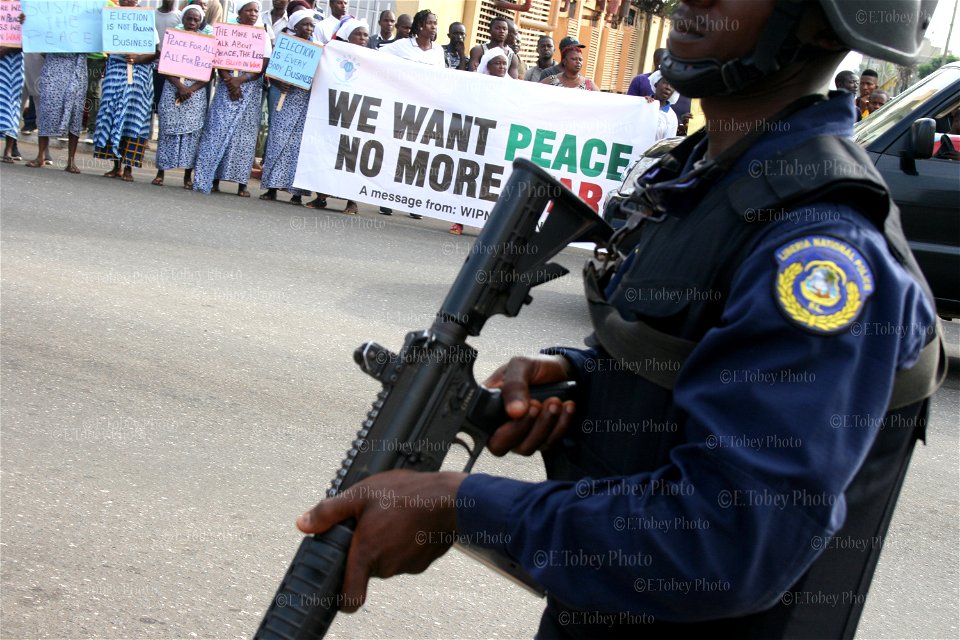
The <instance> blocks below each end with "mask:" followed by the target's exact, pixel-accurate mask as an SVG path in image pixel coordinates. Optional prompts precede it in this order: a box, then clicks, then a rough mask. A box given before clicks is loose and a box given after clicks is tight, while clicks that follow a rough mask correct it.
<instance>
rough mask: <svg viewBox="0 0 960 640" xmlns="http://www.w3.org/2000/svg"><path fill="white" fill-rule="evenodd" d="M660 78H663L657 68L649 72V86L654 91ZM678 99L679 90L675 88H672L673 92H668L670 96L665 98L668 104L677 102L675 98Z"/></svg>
mask: <svg viewBox="0 0 960 640" xmlns="http://www.w3.org/2000/svg"><path fill="white" fill-rule="evenodd" d="M662 79H663V74H662V73H660V70H659V69H657V70H656V71H654V72H653V73H651V74H650V77H649V80H650V88H651V89H653V90H654V91H656V89H657V83H658V82H660V81H661V80H662ZM679 99H680V92H679V91H677V90H676V89H674V90H673V93H671V94H670V98H669V99H668V100H667V103H668V104H677V100H679Z"/></svg>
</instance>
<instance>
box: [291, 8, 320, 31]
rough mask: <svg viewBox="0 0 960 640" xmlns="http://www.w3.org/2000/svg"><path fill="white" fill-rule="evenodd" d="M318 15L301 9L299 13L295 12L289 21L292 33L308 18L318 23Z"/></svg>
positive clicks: (309, 10)
mask: <svg viewBox="0 0 960 640" xmlns="http://www.w3.org/2000/svg"><path fill="white" fill-rule="evenodd" d="M315 16H316V13H315V12H314V11H313V10H311V9H300V10H299V11H294V12H293V13H292V14H290V19H289V20H287V26H288V28H289V29H290V31H291V32H292V31H293V29H294V27H296V26H297V25H298V24H300V23H301V22H302V21H303V20H305V19H306V18H310V19H311V20H313V21H316V17H315Z"/></svg>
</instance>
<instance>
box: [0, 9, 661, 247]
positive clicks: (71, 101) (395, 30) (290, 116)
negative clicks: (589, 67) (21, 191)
mask: <svg viewBox="0 0 960 640" xmlns="http://www.w3.org/2000/svg"><path fill="white" fill-rule="evenodd" d="M110 4H116V5H119V6H121V7H136V6H138V4H139V0H116V2H111V3H110ZM316 5H317V0H272V6H271V7H270V10H269V11H263V12H262V13H261V8H262V7H261V2H260V0H250V1H247V2H244V1H242V0H237V1H234V2H231V3H230V6H231V7H232V8H233V9H235V11H236V13H235V15H226V12H225V8H224V5H223V4H222V3H221V0H163V1H162V3H161V5H160V7H159V8H158V9H157V11H156V12H155V17H156V33H155V34H154V37H155V39H156V42H157V46H158V52H159V44H160V41H161V40H160V35H161V34H163V32H164V31H166V30H167V29H179V30H184V31H192V32H200V33H205V34H211V33H212V26H213V25H214V24H215V23H217V22H223V21H231V22H235V23H238V24H242V25H248V26H255V27H260V28H263V29H264V30H265V31H266V32H267V34H268V36H269V37H268V38H266V39H265V45H264V47H265V48H264V51H263V57H264V68H266V65H267V63H268V60H269V58H270V54H271V48H272V43H273V42H275V40H276V37H277V35H278V34H280V33H288V34H290V35H293V36H296V37H299V38H302V39H304V40H310V41H313V42H316V43H319V44H326V43H327V42H330V41H332V40H341V41H344V42H348V43H351V44H354V45H357V46H361V47H368V48H371V49H375V50H378V51H380V52H383V53H385V54H390V55H395V56H398V57H401V58H404V59H406V60H412V61H415V62H419V63H423V64H428V65H432V66H436V67H446V68H450V69H454V70H460V71H465V72H476V73H481V74H487V75H491V76H494V77H500V78H504V79H506V80H510V79H520V80H526V81H530V82H539V83H541V84H547V85H552V86H557V87H567V88H574V89H583V90H589V91H597V90H598V89H597V87H596V86H595V85H594V83H593V82H592V80H590V79H589V78H586V77H584V76H583V75H582V74H581V69H582V66H583V64H584V58H583V49H584V48H585V45H583V44H581V43H580V42H578V41H577V40H576V38H572V37H565V38H563V39H562V40H560V43H559V47H558V49H559V55H560V60H559V62H556V63H555V62H554V52H555V48H554V43H553V40H552V38H551V37H550V36H547V35H544V36H541V37H540V39H539V41H538V43H537V54H538V59H537V63H536V65H534V66H531V67H530V68H527V66H526V65H525V64H524V63H523V61H521V59H520V55H519V52H520V39H519V33H518V30H517V28H516V25H515V24H514V23H513V21H512V20H510V19H509V18H506V17H502V16H496V17H494V18H492V19H491V20H490V23H489V41H487V42H484V43H481V44H477V45H476V46H474V47H472V48H470V49H469V52H468V51H467V48H466V27H465V26H464V25H463V24H462V23H460V22H454V23H452V24H451V25H450V26H449V29H448V32H447V37H448V39H449V43H448V44H445V45H440V44H439V43H437V38H438V35H439V26H438V23H437V16H436V15H435V14H433V13H432V12H431V11H429V10H423V11H420V12H418V13H417V14H416V15H414V16H408V15H405V14H404V15H400V16H396V15H395V14H394V13H393V12H392V11H383V12H381V14H380V16H379V21H378V27H379V29H378V31H379V32H378V33H377V34H376V35H372V34H371V33H370V31H371V30H370V26H369V25H368V24H367V22H366V21H365V20H362V19H357V18H355V17H353V16H351V15H350V14H349V8H348V4H347V0H329V6H328V7H319V6H316ZM21 19H24V18H23V16H21ZM158 57H159V56H158V53H153V54H141V55H123V54H111V55H105V54H76V53H48V54H28V56H27V58H28V60H27V61H26V63H25V61H24V55H23V54H22V53H21V52H20V50H19V49H0V131H2V132H3V135H4V136H5V146H4V155H3V162H5V163H12V162H15V161H16V160H20V159H22V158H21V156H20V153H19V150H18V149H17V145H16V142H17V136H18V132H19V131H20V130H21V119H23V120H24V126H23V129H22V130H23V131H24V132H29V131H32V130H36V132H37V136H38V137H37V140H38V152H37V156H36V158H34V159H32V160H30V161H29V162H27V163H26V166H28V167H33V168H42V167H43V166H45V165H49V164H52V162H51V158H50V152H49V141H50V138H51V137H56V138H65V139H66V140H67V164H66V170H67V171H69V172H71V173H80V169H79V168H78V167H77V163H76V153H77V147H78V143H79V141H80V139H81V136H86V137H87V138H88V142H92V144H93V149H94V157H95V158H98V159H105V160H109V161H111V162H112V163H113V166H112V167H111V168H110V170H109V171H107V172H106V173H105V174H104V175H105V176H107V177H111V178H117V179H120V180H124V181H127V182H132V181H133V180H134V177H133V172H132V169H133V168H134V167H142V166H143V161H144V153H145V151H146V149H147V145H148V142H149V140H150V139H151V133H152V130H153V126H154V124H153V116H154V113H156V122H157V124H156V127H157V131H156V134H157V147H156V169H157V173H156V177H155V178H154V179H153V181H152V184H154V185H157V186H162V185H163V184H164V180H165V179H166V172H168V171H171V170H174V169H182V170H183V171H184V175H183V187H184V188H185V189H191V190H193V191H197V192H200V193H211V192H218V191H220V184H221V182H233V183H236V184H237V185H238V186H237V195H239V196H241V197H250V191H249V190H248V188H247V185H248V182H249V179H250V177H251V175H252V174H253V175H256V174H257V173H259V174H260V175H259V177H260V185H261V187H262V188H263V189H264V190H265V191H264V193H263V194H262V195H261V196H260V198H261V199H262V200H267V201H276V200H278V193H279V192H280V191H286V192H288V193H289V194H290V195H291V202H293V203H295V204H304V202H303V198H304V197H305V196H306V197H309V196H310V195H312V194H310V193H309V192H307V191H304V190H302V189H298V188H297V187H294V186H293V179H294V175H295V173H296V166H297V159H298V156H299V151H300V142H301V138H302V133H303V128H304V125H305V122H306V114H307V105H308V103H309V90H308V89H301V88H298V87H296V86H293V85H288V84H286V83H283V82H280V81H278V80H275V79H267V78H265V77H264V74H263V72H260V73H250V72H248V73H231V72H228V71H225V70H215V72H214V74H213V77H212V78H211V79H210V80H209V81H198V80H188V79H183V78H178V77H173V76H166V75H162V74H159V73H158V71H157V61H158ZM30 58H32V59H30ZM37 63H39V64H40V66H39V69H37V67H36V64H37ZM657 76H659V74H657ZM650 80H651V81H653V82H652V84H653V85H655V86H653V87H652V89H651V90H650V91H649V92H648V93H647V94H642V93H640V94H636V95H646V96H647V99H648V100H649V101H653V100H657V101H659V102H660V103H661V105H662V106H663V108H664V109H665V110H666V111H669V109H670V106H669V104H671V103H670V98H671V94H673V91H672V89H671V88H670V87H669V85H667V84H666V81H665V80H661V79H659V78H657V79H656V80H655V79H654V78H650ZM648 84H650V83H648ZM24 88H25V90H24ZM22 94H23V100H21V95H22ZM673 95H675V94H673ZM28 99H29V104H30V106H29V108H28V109H27V110H26V112H25V110H24V108H23V106H24V105H23V103H25V102H27V100H28ZM281 101H282V105H283V108H282V109H278V108H277V107H278V105H279V104H281ZM674 102H675V100H674ZM672 122H673V124H672V129H671V126H670V124H671V123H670V121H669V120H667V122H666V124H664V123H661V125H662V126H661V127H659V130H660V132H659V133H658V137H663V135H674V134H676V131H677V124H676V122H677V120H676V117H674V118H673V121H672ZM264 134H265V135H264ZM258 149H260V150H261V151H260V153H258ZM258 157H262V166H261V165H259V164H258V163H257V158H258ZM328 197H337V196H336V194H316V196H315V197H314V198H313V199H312V200H310V201H309V202H306V203H305V206H307V207H311V208H326V206H327V198H328ZM357 211H358V207H357V203H356V202H353V201H352V200H347V202H346V206H345V207H344V209H343V213H345V214H356V213H357ZM380 213H381V214H384V215H389V214H391V213H392V211H391V210H390V209H388V208H385V207H381V208H380ZM409 215H410V216H411V217H414V218H420V217H421V216H419V215H418V214H416V213H410V214H409ZM462 230H463V227H462V226H461V225H459V224H454V225H453V226H452V227H451V228H450V231H451V233H455V234H459V233H461V232H462Z"/></svg>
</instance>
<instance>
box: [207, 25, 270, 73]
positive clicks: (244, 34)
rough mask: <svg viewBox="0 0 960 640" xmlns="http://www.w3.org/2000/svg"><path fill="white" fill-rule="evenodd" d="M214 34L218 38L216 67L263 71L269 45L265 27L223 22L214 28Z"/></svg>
mask: <svg viewBox="0 0 960 640" xmlns="http://www.w3.org/2000/svg"><path fill="white" fill-rule="evenodd" d="M213 32H214V35H215V36H216V38H217V55H216V56H215V57H214V59H213V66H214V67H216V68H217V69H229V70H231V71H250V72H253V73H260V71H262V70H263V53H264V51H265V50H266V45H267V32H266V31H265V30H264V29H263V27H249V26H247V25H243V24H227V23H225V22H221V23H218V24H216V25H215V26H214V28H213Z"/></svg>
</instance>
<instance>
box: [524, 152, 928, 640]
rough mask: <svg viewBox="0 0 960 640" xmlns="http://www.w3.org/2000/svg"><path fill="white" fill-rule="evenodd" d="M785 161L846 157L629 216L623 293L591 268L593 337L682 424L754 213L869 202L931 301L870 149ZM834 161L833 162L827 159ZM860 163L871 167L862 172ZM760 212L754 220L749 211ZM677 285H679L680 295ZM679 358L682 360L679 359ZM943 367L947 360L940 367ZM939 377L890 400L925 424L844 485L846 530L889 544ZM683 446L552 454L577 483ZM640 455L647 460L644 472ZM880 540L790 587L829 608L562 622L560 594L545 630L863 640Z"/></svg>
mask: <svg viewBox="0 0 960 640" xmlns="http://www.w3.org/2000/svg"><path fill="white" fill-rule="evenodd" d="M699 139H702V138H696V139H688V140H687V141H685V142H684V143H682V144H681V145H680V146H678V147H677V148H676V149H675V150H674V151H673V152H672V153H671V154H669V155H668V156H666V157H665V158H664V159H663V160H662V161H661V169H663V168H666V169H668V179H669V178H670V176H669V169H670V168H671V167H673V170H674V175H675V176H676V175H679V172H680V170H681V169H682V167H683V166H684V165H685V162H686V157H687V156H688V155H689V153H690V152H691V151H692V150H693V147H694V146H695V144H696V143H697V142H698V141H699ZM778 158H783V159H787V158H789V159H794V158H796V159H798V160H799V161H800V162H814V161H816V162H817V163H818V166H833V167H835V168H836V171H835V172H834V173H832V174H830V173H828V174H827V175H818V176H814V177H810V178H804V177H797V176H786V175H779V174H778V175H777V176H772V177H770V176H768V177H765V178H762V179H761V178H757V177H745V178H742V179H740V180H737V181H734V182H733V183H732V184H730V186H729V188H726V189H711V190H710V191H709V192H708V193H707V194H706V195H705V196H704V197H703V199H702V200H701V201H700V203H699V204H697V205H696V206H695V207H694V208H693V209H692V210H690V211H689V213H685V214H681V215H680V216H679V217H663V218H662V219H661V220H660V221H657V222H651V221H649V213H650V212H649V211H647V212H646V213H645V214H644V213H640V214H635V215H634V218H633V219H632V220H631V223H630V224H629V225H628V227H634V228H633V229H632V230H629V231H626V232H624V233H622V234H621V235H622V236H623V237H624V244H626V245H627V247H628V248H629V249H630V251H623V248H624V247H623V245H621V250H622V251H623V253H630V254H632V262H631V263H630V264H629V266H628V267H627V268H626V269H625V270H624V272H623V273H622V274H619V278H620V279H619V282H617V283H616V285H615V286H613V287H611V290H610V292H609V293H610V302H607V300H606V299H605V294H604V290H605V289H606V288H607V286H608V283H609V281H610V276H611V275H612V271H613V270H612V269H607V270H606V272H604V270H603V265H602V264H600V263H598V262H597V261H591V263H588V265H587V267H586V269H585V280H586V286H587V297H588V301H589V303H590V306H591V314H592V316H593V320H594V329H595V332H594V334H593V335H592V336H591V337H590V338H589V339H588V344H591V345H592V346H595V347H596V348H597V349H598V350H600V352H601V354H604V353H606V354H613V358H614V359H615V360H619V361H620V362H623V363H624V365H625V370H629V371H634V372H636V373H638V379H637V380H636V381H635V386H634V387H633V390H632V393H635V394H637V395H640V396H642V398H643V403H642V404H644V405H646V406H651V407H656V408H658V409H657V410H660V411H662V412H663V415H665V416H666V417H667V418H668V419H671V420H676V421H678V422H679V424H681V425H682V424H683V416H682V415H677V410H676V409H675V408H674V407H673V404H672V386H673V385H672V379H673V378H675V376H676V371H678V370H679V365H682V362H683V360H684V359H685V357H686V354H687V353H689V351H690V350H691V349H692V347H693V346H695V344H696V342H697V341H699V340H700V339H701V338H702V337H703V336H704V334H705V333H706V332H707V331H708V330H710V329H711V328H712V327H715V326H717V325H718V324H719V322H720V319H721V314H722V312H723V308H724V305H725V304H726V300H727V295H728V293H729V289H730V285H731V283H732V281H733V279H734V275H735V273H736V270H737V268H738V267H739V266H740V265H741V264H742V263H743V261H744V260H745V258H746V257H747V256H748V255H749V254H750V252H751V251H752V250H753V248H754V247H755V245H756V243H757V242H758V241H759V239H760V236H761V235H762V232H763V231H764V230H765V229H766V228H767V225H766V224H764V223H763V222H751V221H750V220H751V218H753V219H761V220H762V219H769V217H770V216H757V215H756V214H755V212H757V211H761V210H767V211H780V210H785V211H791V210H799V211H800V212H801V215H803V208H804V206H805V205H807V204H814V203H837V204H845V205H847V206H850V207H851V208H854V209H856V210H857V211H860V212H861V213H863V214H864V215H865V216H866V217H867V218H869V219H870V220H871V221H872V222H873V223H874V224H875V225H876V226H877V227H878V228H879V229H881V230H882V231H883V232H884V235H885V237H886V240H887V243H888V246H889V249H890V251H891V253H892V255H893V256H894V257H895V258H896V259H897V260H898V261H899V262H900V263H901V264H902V265H903V266H904V268H905V269H906V270H907V271H908V272H910V273H911V274H912V275H913V277H914V278H915V279H916V280H917V281H918V282H919V283H920V284H921V285H922V287H923V288H924V290H925V291H926V292H927V295H928V297H929V298H930V299H931V300H932V296H930V293H929V288H928V287H927V284H926V281H925V279H924V277H923V275H922V274H921V272H920V269H919V267H918V266H917V264H916V261H915V260H914V258H913V255H912V254H911V252H910V250H909V247H908V245H907V242H906V239H905V237H904V235H903V232H902V229H901V227H900V220H899V212H898V210H897V208H896V206H895V205H894V204H893V202H892V201H891V199H890V197H889V195H888V194H887V190H886V187H885V185H884V183H883V180H882V179H881V178H880V176H879V174H878V173H877V172H876V170H875V169H874V168H873V166H872V165H871V163H870V159H869V157H868V156H867V155H866V154H865V153H864V152H863V151H862V150H861V149H860V148H859V147H858V146H857V145H856V144H855V143H853V142H852V141H850V140H845V139H841V138H837V137H827V136H825V137H821V138H815V139H812V140H810V141H808V142H806V143H804V144H802V145H800V146H799V147H796V148H794V149H789V150H785V151H781V152H780V153H779V155H778ZM830 159H832V160H833V162H832V163H831V162H825V161H826V160H830ZM851 166H856V167H857V168H858V170H857V171H851V170H850V167H851ZM821 210H822V207H821ZM751 211H752V212H754V215H749V212H751ZM645 216H646V217H647V218H646V221H644V219H645ZM717 238H723V239H724V242H722V243H721V242H717V241H716V239H717ZM648 274H654V275H648ZM626 291H631V292H633V300H631V301H630V302H629V305H626V304H625V303H624V300H625V298H624V295H625V294H624V292H626ZM671 291H673V292H677V294H676V295H672V294H671ZM643 292H647V295H644V294H643ZM691 292H694V295H691ZM696 292H699V295H697V294H696ZM640 298H642V299H640ZM618 308H619V309H622V310H623V312H622V313H621V311H619V310H618ZM637 321H638V322H637ZM638 335H639V336H640V337H639V338H638V337H637V336H638ZM932 337H933V336H932ZM928 347H929V348H928V349H925V350H924V351H925V353H926V355H927V356H928V357H927V360H928V361H929V359H930V357H931V354H932V357H933V358H934V360H933V361H934V365H935V366H934V367H933V369H934V370H935V369H937V366H936V362H937V360H936V356H939V355H940V353H939V347H940V345H939V340H934V341H933V343H931V345H928ZM672 360H675V361H676V362H677V364H678V366H675V367H674V366H670V362H671V361H672ZM651 363H652V366H653V367H656V368H657V369H658V370H657V371H646V372H644V371H643V369H644V368H646V369H650V368H651ZM942 364H943V360H941V361H940V366H941V367H942ZM627 367H630V368H627ZM915 368H916V367H915ZM645 373H646V374H647V375H645ZM944 373H945V371H942V370H941V371H940V375H938V376H937V378H939V380H940V381H942V375H943V374H944ZM926 378H930V380H926V384H925V385H921V386H923V390H922V391H919V392H918V391H917V389H918V386H917V385H916V384H913V385H909V392H906V393H901V394H900V396H899V401H898V400H896V399H895V400H894V401H892V402H891V407H899V408H895V409H893V410H892V411H891V412H890V413H888V414H887V419H891V420H892V419H896V420H899V421H901V424H910V422H908V421H911V420H912V421H914V423H915V424H916V428H914V429H883V430H881V431H880V432H879V434H878V436H877V440H876V442H875V443H874V445H873V447H872V449H871V451H870V453H869V454H868V456H867V459H866V461H865V462H864V464H863V466H862V467H861V469H860V471H859V472H858V473H857V475H856V476H855V477H854V480H853V482H852V483H851V485H850V487H849V488H848V489H847V491H846V493H845V498H846V500H847V507H848V512H847V519H846V523H845V524H844V526H843V527H842V528H841V530H840V531H838V532H837V534H836V535H837V536H843V537H850V538H856V539H863V540H874V539H875V540H882V537H883V536H884V535H885V534H886V531H887V527H888V525H889V522H890V518H891V516H892V513H893V507H894V504H895V502H896V498H897V495H898V494H899V491H900V486H901V484H902V482H903V478H904V475H905V473H906V468H907V463H908V461H909V457H910V454H911V452H912V450H913V446H914V443H915V442H916V440H917V439H918V438H921V439H922V438H923V434H924V428H925V423H926V400H925V398H927V397H928V396H929V395H931V394H932V393H933V391H935V390H936V388H937V386H939V384H938V382H937V381H936V380H934V379H933V376H931V375H929V374H928V375H926V376H925V379H926ZM904 403H906V406H904ZM682 441H683V434H682V430H681V433H679V434H678V433H670V432H667V433H663V434H662V435H660V436H658V435H656V434H649V437H648V438H645V439H644V441H643V445H644V447H643V448H644V449H645V450H646V451H645V452H639V451H637V450H636V449H634V450H633V451H631V450H630V447H629V445H628V443H626V442H623V443H622V444H623V445H624V446H623V447H622V451H615V450H614V449H616V448H617V443H616V441H615V439H614V441H613V442H614V444H613V445H611V441H610V440H607V441H606V442H604V443H603V444H602V450H601V445H600V444H597V445H594V444H593V443H592V442H591V440H590V439H588V438H587V439H584V438H581V439H579V440H577V439H576V438H574V439H572V440H568V441H567V442H565V443H564V445H563V446H560V447H556V448H554V449H552V450H551V451H550V452H548V453H547V454H545V455H544V460H545V463H546V466H547V471H548V475H549V477H550V478H551V479H556V480H578V479H580V478H582V477H583V476H584V475H586V471H585V470H587V469H589V470H590V473H589V475H593V476H594V477H596V476H597V475H598V474H597V470H598V468H599V470H601V471H603V472H605V473H607V474H611V475H619V474H629V473H636V472H639V471H644V470H653V469H656V468H658V467H659V466H661V465H664V464H667V463H668V458H667V456H668V454H669V451H670V449H672V448H673V446H676V445H677V444H679V443H680V442H682ZM638 455H639V456H640V457H641V459H642V462H641V463H640V466H641V467H642V468H637V456H638ZM644 457H645V459H644ZM880 546H881V545H879V544H877V545H872V546H871V548H864V549H862V550H848V549H843V550H840V549H835V548H832V547H831V548H830V549H828V550H827V551H825V552H824V553H823V554H822V555H821V556H820V557H819V558H818V559H817V560H816V561H815V562H814V564H813V565H812V566H811V568H810V569H809V570H808V571H807V573H806V574H805V575H804V576H803V577H801V579H800V580H799V581H798V582H797V583H796V584H795V585H794V586H793V587H791V589H789V590H788V592H794V591H802V592H820V593H823V594H835V595H836V597H837V598H838V600H831V599H830V598H829V597H827V596H826V595H825V596H824V597H823V598H819V600H820V601H821V604H817V602H804V603H803V604H797V603H796V602H794V603H792V604H788V603H786V602H787V601H788V600H789V598H785V599H784V600H783V601H781V602H780V603H779V604H777V605H776V606H774V607H773V608H771V609H769V610H767V611H764V612H761V613H757V614H753V615H749V616H745V617H740V618H730V619H723V620H715V621H710V622H703V623H695V624H679V623H662V622H657V623H654V624H652V625H651V624H642V625H623V626H614V627H608V626H597V627H591V626H587V625H584V626H580V625H576V626H575V625H569V624H568V625H559V624H558V623H557V619H558V615H560V612H562V611H564V610H565V607H564V605H562V604H561V603H559V602H557V601H556V600H550V601H549V603H548V609H547V611H546V612H545V613H544V616H543V620H542V621H541V627H540V634H539V635H538V637H544V638H546V637H558V638H597V637H612V638H616V637H630V638H636V637H643V636H645V637H666V636H667V634H677V633H679V632H689V633H692V634H695V635H694V637H696V636H699V635H701V634H702V635H703V636H704V637H707V636H706V634H710V636H714V635H717V634H720V635H721V636H723V637H731V638H841V637H842V638H847V637H853V635H854V632H855V631H856V626H857V622H858V620H859V616H860V613H861V611H862V608H863V600H864V598H865V596H866V591H867V588H868V587H869V583H870V580H871V578H872V576H873V571H874V569H875V567H876V562H877V559H878V557H879V553H880ZM809 600H817V599H809ZM837 602H839V603H840V604H839V605H837V604H836V603H837ZM560 619H563V618H560Z"/></svg>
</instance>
